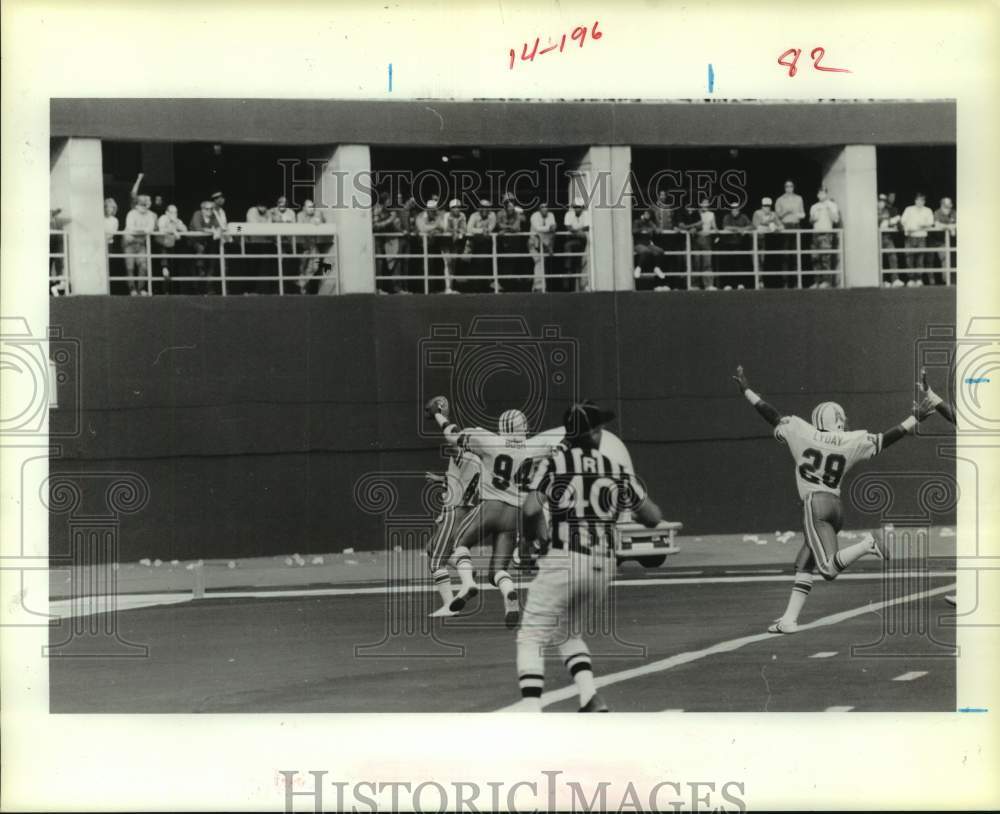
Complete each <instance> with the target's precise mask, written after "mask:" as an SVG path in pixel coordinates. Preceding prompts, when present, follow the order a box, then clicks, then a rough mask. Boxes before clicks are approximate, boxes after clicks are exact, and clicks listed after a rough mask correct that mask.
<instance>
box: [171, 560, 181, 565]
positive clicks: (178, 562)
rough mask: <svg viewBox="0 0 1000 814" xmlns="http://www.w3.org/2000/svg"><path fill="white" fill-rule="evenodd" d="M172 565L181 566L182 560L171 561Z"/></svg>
mask: <svg viewBox="0 0 1000 814" xmlns="http://www.w3.org/2000/svg"><path fill="white" fill-rule="evenodd" d="M170 564H171V565H180V564H181V561H180V560H171V561H170Z"/></svg>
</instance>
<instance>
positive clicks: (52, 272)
mask: <svg viewBox="0 0 1000 814" xmlns="http://www.w3.org/2000/svg"><path fill="white" fill-rule="evenodd" d="M49 291H50V292H51V294H52V296H53V297H58V296H62V295H65V294H69V293H70V290H69V235H68V234H67V233H66V231H65V230H63V229H49Z"/></svg>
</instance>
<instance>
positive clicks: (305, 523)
mask: <svg viewBox="0 0 1000 814" xmlns="http://www.w3.org/2000/svg"><path fill="white" fill-rule="evenodd" d="M954 314H955V298H954V290H953V289H947V290H946V289H938V290H930V289H923V290H904V291H897V290H891V291H885V290H870V289H869V290H857V289H856V290H846V291H837V290H831V291H760V292H747V293H744V294H737V293H735V292H734V293H732V294H729V293H723V292H719V293H699V292H677V293H671V294H642V293H627V294H617V295H616V294H611V293H607V294H603V293H594V294H588V295H585V296H581V295H547V296H530V295H505V296H503V297H494V296H490V295H484V296H460V297H454V298H452V297H440V296H437V297H376V296H367V295H365V296H349V297H311V298H292V297H286V298H277V297H254V298H226V299H223V298H199V297H155V298H149V299H146V298H141V299H140V298H127V297H122V298H112V297H105V298H96V297H79V298H73V297H68V298H62V299H54V300H53V301H52V325H53V326H54V327H60V328H61V329H62V332H63V335H64V336H65V337H67V338H70V339H73V338H75V339H78V340H79V342H80V363H79V372H78V373H77V372H74V371H73V370H68V371H67V373H69V375H70V379H69V381H68V382H67V383H65V384H64V385H62V387H61V391H60V397H61V403H62V406H61V407H60V408H59V409H57V410H55V411H54V412H53V414H52V428H53V432H54V433H59V432H60V431H61V430H64V429H65V428H67V427H69V426H71V424H72V422H73V420H74V410H75V409H77V408H76V407H74V405H73V404H72V399H71V398H68V397H66V398H64V397H63V396H64V394H66V395H67V396H68V394H70V393H72V391H73V388H74V385H76V384H77V383H78V384H79V387H80V393H81V400H80V405H79V411H80V412H79V419H80V422H79V423H80V432H79V433H78V434H76V435H75V436H71V437H64V438H61V439H60V440H59V443H60V445H61V449H60V455H59V457H57V458H55V459H53V461H52V471H53V472H64V473H78V472H106V471H116V472H136V473H138V474H140V475H141V476H142V477H144V478H145V479H146V480H147V481H148V482H149V486H150V500H149V504H148V506H147V507H146V508H145V509H143V510H142V511H141V512H139V513H138V514H136V515H134V516H128V517H125V518H123V521H122V523H123V525H122V533H121V540H122V553H121V556H122V558H123V559H125V560H134V559H138V558H140V557H147V556H148V557H160V558H161V559H171V558H174V557H177V558H190V557H235V556H254V555H263V554H278V553H286V552H292V551H299V552H302V553H306V552H324V551H331V550H341V549H342V548H344V547H346V546H356V547H358V548H373V547H378V546H380V545H381V540H382V539H383V531H382V520H381V518H380V517H378V516H375V515H371V514H368V513H365V512H364V511H362V510H361V509H359V507H358V504H357V502H356V500H355V494H354V490H355V485H356V484H357V483H358V481H359V480H360V479H361V478H362V477H363V476H364V475H365V474H366V473H371V472H383V473H388V475H387V477H388V478H389V480H390V481H392V482H394V483H395V484H396V485H397V486H398V488H399V491H400V500H399V504H398V506H397V508H396V512H397V514H399V513H404V514H405V513H412V514H417V513H419V512H420V510H421V502H420V494H421V488H422V478H421V475H422V473H423V472H424V471H425V470H427V469H434V470H439V469H441V467H442V462H441V459H440V457H439V454H440V453H439V444H438V443H437V440H436V439H437V436H435V435H434V434H433V433H432V432H431V429H430V428H429V427H428V426H427V424H426V423H425V422H423V421H422V419H421V416H420V404H421V402H422V400H423V399H424V398H425V397H427V396H429V395H432V394H433V393H434V392H446V393H448V394H449V395H450V396H451V397H452V399H453V401H454V402H455V403H456V408H458V407H459V406H460V405H461V404H462V403H463V398H464V397H463V396H461V394H459V393H458V392H457V391H456V390H455V389H454V387H455V384H454V383H453V382H452V381H451V375H452V370H453V368H450V367H448V366H447V365H445V364H443V363H442V359H443V358H444V357H442V356H441V353H442V349H443V350H444V351H448V349H452V350H453V351H454V353H453V354H452V356H453V359H452V363H453V364H457V365H458V366H459V367H460V368H461V369H462V370H463V371H464V372H463V374H462V376H461V378H462V379H463V380H464V381H469V380H471V379H472V375H473V373H474V372H475V371H476V365H475V361H476V359H480V360H481V361H482V360H486V361H487V362H488V363H489V369H490V370H496V369H497V360H498V359H500V360H503V359H507V360H511V359H513V360H515V361H517V360H520V361H517V364H522V363H523V365H524V366H523V367H522V368H520V370H522V371H523V370H530V369H533V368H532V365H534V364H536V363H538V364H540V366H541V367H540V368H539V369H541V370H542V372H541V374H539V375H537V376H536V377H534V378H532V377H531V376H528V375H526V374H524V373H523V372H522V373H519V372H517V370H507V371H506V372H503V371H501V372H499V373H495V374H494V375H492V376H490V377H486V378H484V379H483V380H482V381H481V383H482V385H483V388H484V392H485V396H484V403H483V406H482V409H483V411H485V413H489V414H495V413H496V412H498V411H499V409H501V407H503V406H511V402H512V401H513V402H515V403H519V404H520V403H525V401H526V399H527V400H529V401H530V396H529V394H530V393H532V392H533V393H534V394H535V397H536V400H535V401H534V402H531V403H542V402H544V408H543V409H540V410H539V411H537V412H536V414H534V415H533V418H534V421H535V425H536V428H539V429H540V428H543V427H548V426H551V425H553V424H555V423H557V422H558V417H559V415H560V413H561V410H562V409H563V408H564V406H565V404H566V403H567V401H568V400H569V399H571V398H572V397H573V394H574V392H577V393H579V394H582V395H584V396H591V397H593V398H595V399H598V400H600V401H602V402H605V403H607V404H610V405H613V406H614V408H615V409H616V411H617V412H618V415H619V419H618V421H617V422H616V424H615V425H614V429H615V430H616V431H617V432H618V433H619V434H620V435H621V436H622V437H623V438H624V439H625V440H626V442H627V443H628V445H629V448H630V450H631V452H632V455H633V459H634V461H635V465H636V469H637V471H638V472H639V474H640V475H641V476H642V477H643V478H644V479H645V480H646V481H647V483H648V484H649V487H650V489H651V491H652V492H653V494H654V495H655V497H656V498H657V500H658V502H660V503H661V505H662V506H663V507H664V509H665V511H666V514H667V515H668V517H670V518H671V519H677V520H681V521H683V522H684V523H685V524H686V526H687V530H688V531H690V532H693V533H700V532H727V531H728V532H736V531H767V530H776V529H779V528H780V529H787V528H794V527H797V525H798V514H799V509H798V502H797V498H796V493H795V486H794V477H793V472H792V465H791V460H790V458H789V457H788V454H787V452H786V451H785V450H784V448H782V447H780V446H779V445H778V444H776V443H775V442H774V441H773V440H771V439H770V435H769V428H768V427H767V425H766V424H765V423H764V422H763V421H762V420H761V419H760V418H759V417H758V416H757V415H756V413H755V412H754V411H753V409H752V408H750V406H749V405H748V404H747V403H746V401H744V400H743V399H741V398H740V397H739V396H738V394H737V393H736V390H735V387H734V386H733V385H732V383H731V382H730V381H729V375H730V373H731V372H732V369H733V368H734V367H735V365H736V364H737V363H742V364H743V365H744V366H745V367H746V369H747V371H748V374H749V375H750V377H751V382H752V383H753V385H754V386H755V387H756V388H757V389H758V390H759V391H760V392H762V393H763V394H764V395H765V396H766V397H767V398H768V399H769V400H771V401H772V402H773V403H774V404H775V405H776V406H778V407H779V409H781V410H782V411H783V412H787V413H797V414H799V415H802V416H804V417H805V418H807V419H808V416H809V412H810V411H811V409H812V407H813V406H814V405H815V403H816V402H818V401H820V400H825V399H829V398H834V399H836V400H838V401H840V402H841V403H842V404H843V405H844V407H845V408H846V410H847V413H848V417H849V419H850V421H851V423H852V426H853V427H855V428H862V427H866V428H868V429H871V430H883V429H887V428H888V427H889V426H890V425H892V424H893V423H895V422H896V421H898V420H900V419H901V418H903V417H904V416H905V415H906V413H907V411H908V409H909V405H910V402H911V400H912V397H913V386H912V383H913V378H914V368H915V365H916V362H915V359H916V350H915V347H916V342H917V340H918V339H920V338H921V337H924V336H926V334H927V330H928V327H929V326H933V325H945V324H947V325H951V324H953V323H954ZM477 319H478V322H476V330H477V334H476V337H477V338H476V339H475V340H473V339H470V338H469V334H470V331H472V329H473V322H474V320H477ZM433 326H436V327H433ZM522 326H526V330H527V331H528V336H521V335H519V334H517V331H518V330H519V329H520V328H521V327H522ZM546 326H550V327H549V328H548V329H547V328H546ZM432 330H434V331H437V332H438V333H440V332H442V331H443V332H445V333H447V332H448V331H449V330H451V331H457V332H459V333H460V334H461V336H462V337H464V338H462V339H455V338H453V337H452V338H449V337H443V338H442V337H437V338H434V339H433V341H432V337H431V335H432ZM546 330H549V331H550V333H552V334H553V335H550V336H545V337H544V338H540V337H543V336H544V334H545V331H546ZM511 332H514V333H511ZM498 349H500V350H498ZM432 351H433V353H432ZM556 351H559V353H556ZM497 353H500V354H501V355H500V356H497V355H496V354H497ZM560 354H561V355H560ZM445 355H447V353H446V354H445ZM525 360H526V361H525ZM539 360H541V361H540V362H539ZM517 364H515V365H514V367H515V368H516V367H517ZM508 367H510V365H508ZM483 369H485V368H483V367H480V368H479V370H483ZM560 376H561V377H562V378H560ZM469 415H472V414H471V413H469ZM933 420H934V421H936V422H937V426H936V429H937V431H938V432H939V433H942V434H943V438H944V439H947V437H948V430H947V427H945V426H943V422H941V421H940V419H933ZM941 440H942V437H938V438H937V439H934V438H924V437H920V438H916V439H913V438H907V439H905V440H904V441H902V442H900V444H899V445H898V446H896V447H893V448H892V449H890V450H889V451H888V452H887V453H886V454H885V455H884V456H883V457H881V458H879V459H877V460H876V461H874V462H871V463H869V464H866V465H864V466H863V467H860V468H859V469H858V470H857V471H858V472H862V471H871V470H878V471H885V472H904V471H905V472H952V471H953V465H952V464H951V463H950V462H946V461H942V460H941V459H939V458H938V455H937V445H938V443H939V442H940V441H941ZM851 479H853V476H852V478H849V482H850V480H851ZM849 482H848V486H847V489H845V494H847V493H848V490H849V485H850V484H849ZM900 497H901V500H902V501H903V504H905V503H906V501H907V500H910V501H911V502H913V501H914V500H915V498H914V496H913V495H906V494H904V495H901V496H900ZM903 504H901V506H899V507H897V508H902V507H903ZM937 519H938V520H940V521H942V522H943V521H948V522H951V521H953V517H952V516H951V515H946V516H943V517H941V518H937ZM871 522H873V518H871V517H866V516H863V515H861V514H859V513H858V512H857V511H855V510H853V509H851V508H848V513H847V523H848V525H849V526H850V525H855V526H857V525H861V524H864V523H871ZM66 534H67V529H66V518H64V517H61V516H53V518H52V525H51V531H50V537H51V542H52V550H53V551H57V550H61V549H63V548H64V547H65V543H64V541H65V539H66Z"/></svg>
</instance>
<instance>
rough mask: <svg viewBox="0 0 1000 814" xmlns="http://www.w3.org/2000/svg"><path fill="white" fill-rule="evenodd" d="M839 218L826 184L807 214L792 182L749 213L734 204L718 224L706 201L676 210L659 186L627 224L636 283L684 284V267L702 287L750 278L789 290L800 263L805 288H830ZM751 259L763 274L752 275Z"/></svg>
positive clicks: (663, 287)
mask: <svg viewBox="0 0 1000 814" xmlns="http://www.w3.org/2000/svg"><path fill="white" fill-rule="evenodd" d="M840 222H841V221H840V209H839V207H838V206H837V204H836V202H835V201H834V200H833V199H832V198H831V197H830V195H829V192H828V190H827V189H826V188H820V189H819V190H817V192H816V202H815V203H814V204H812V205H811V206H810V207H809V211H808V214H807V213H806V209H805V201H804V200H803V199H802V196H801V195H799V194H798V193H797V192H796V191H795V182H794V181H791V180H788V181H785V184H784V192H783V193H782V194H781V195H780V196H779V197H778V199H777V200H776V201H775V200H772V199H771V198H770V197H764V198H761V200H760V207H759V208H758V209H757V210H755V211H754V212H753V215H752V217H749V216H747V215H746V213H744V211H743V208H742V207H741V206H739V205H733V206H732V207H730V208H729V209H728V210H727V211H726V213H725V215H723V217H722V223H721V225H720V223H719V221H718V218H717V215H716V212H715V211H714V210H713V209H712V206H711V202H710V201H709V200H701V201H700V202H699V204H698V208H697V209H696V210H694V211H691V210H682V209H677V208H675V207H673V206H671V205H670V203H669V202H668V198H667V193H666V192H665V191H663V190H661V191H660V192H659V193H658V197H657V200H656V201H654V202H653V203H652V205H650V206H649V207H648V209H645V210H643V211H641V212H640V213H639V215H638V217H636V218H635V220H634V222H633V224H632V236H633V250H634V254H635V270H634V275H635V279H636V288H637V289H654V290H657V291H669V290H671V289H674V288H685V287H686V285H687V282H686V281H687V272H688V269H689V268H690V271H691V286H692V287H693V288H702V289H705V290H707V291H716V290H718V289H719V288H720V287H721V288H723V289H726V290H728V289H733V288H736V289H741V288H750V287H753V286H754V284H755V283H754V280H755V279H758V282H757V283H756V285H757V287H761V288H764V287H781V288H785V287H789V288H795V287H797V286H798V283H799V271H800V269H805V270H806V271H807V272H808V273H807V274H805V275H803V277H802V281H803V284H804V285H805V286H808V287H809V288H829V287H831V286H834V285H836V283H837V275H836V274H835V273H834V272H835V271H836V270H837V265H838V262H837V260H838V255H839V250H838V245H837V233H836V231H835V230H836V229H838V228H839V226H840ZM799 230H809V233H808V234H807V235H801V234H800V233H799ZM754 233H756V234H757V240H756V246H755V245H754V240H753V237H752V235H753V234H754ZM688 236H690V237H688ZM803 261H805V262H803ZM755 264H756V268H757V270H758V271H761V272H765V274H764V275H763V276H760V277H759V278H757V277H755V275H754V268H755Z"/></svg>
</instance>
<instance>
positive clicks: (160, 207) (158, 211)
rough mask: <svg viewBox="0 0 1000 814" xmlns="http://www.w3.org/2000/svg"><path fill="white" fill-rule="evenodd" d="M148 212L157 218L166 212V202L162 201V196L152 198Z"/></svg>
mask: <svg viewBox="0 0 1000 814" xmlns="http://www.w3.org/2000/svg"><path fill="white" fill-rule="evenodd" d="M149 210H150V211H151V212H152V213H153V214H155V215H156V217H157V218H159V217H160V215H162V214H163V213H165V212H166V211H167V202H166V201H165V200H163V196H162V195H154V196H153V203H152V204H151V205H150V207H149Z"/></svg>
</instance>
